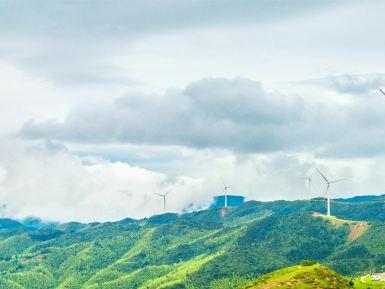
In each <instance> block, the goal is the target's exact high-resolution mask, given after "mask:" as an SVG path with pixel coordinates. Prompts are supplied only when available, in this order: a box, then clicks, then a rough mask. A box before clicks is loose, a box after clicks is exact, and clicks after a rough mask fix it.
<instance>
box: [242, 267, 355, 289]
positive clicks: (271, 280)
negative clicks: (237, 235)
mask: <svg viewBox="0 0 385 289" xmlns="http://www.w3.org/2000/svg"><path fill="white" fill-rule="evenodd" d="M267 288H268V289H275V288H292V289H310V288H316V289H351V288H352V285H351V284H349V280H348V279H346V278H344V277H342V276H341V275H339V274H338V273H336V272H334V271H332V270H330V269H329V268H327V267H325V266H322V265H320V264H315V265H312V266H301V265H297V266H293V267H288V268H284V269H280V270H277V271H274V272H272V273H269V274H267V275H264V276H262V277H260V278H258V279H256V280H254V281H252V282H250V283H248V284H247V285H244V286H242V287H240V289H267Z"/></svg>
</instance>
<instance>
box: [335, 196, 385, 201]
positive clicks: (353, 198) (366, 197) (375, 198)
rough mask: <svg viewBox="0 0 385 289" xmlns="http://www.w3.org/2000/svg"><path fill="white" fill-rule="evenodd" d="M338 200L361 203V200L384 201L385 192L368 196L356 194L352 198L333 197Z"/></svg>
mask: <svg viewBox="0 0 385 289" xmlns="http://www.w3.org/2000/svg"><path fill="white" fill-rule="evenodd" d="M333 200H334V201H336V202H346V203H359V202H381V201H382V202H383V201H385V194H383V195H379V196H377V195H367V196H355V197H352V198H345V199H344V198H339V199H333Z"/></svg>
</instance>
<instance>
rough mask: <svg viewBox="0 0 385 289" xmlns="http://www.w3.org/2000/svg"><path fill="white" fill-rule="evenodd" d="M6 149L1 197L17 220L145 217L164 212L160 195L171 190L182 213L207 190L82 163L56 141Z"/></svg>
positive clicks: (116, 166)
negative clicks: (55, 143) (36, 218)
mask: <svg viewBox="0 0 385 289" xmlns="http://www.w3.org/2000/svg"><path fill="white" fill-rule="evenodd" d="M0 151H1V154H0V167H1V172H2V174H1V177H2V178H1V182H0V188H1V197H0V198H1V200H2V203H3V204H5V205H6V206H7V214H8V215H9V216H12V217H16V218H23V217H26V216H38V217H41V218H43V219H46V220H52V219H54V220H59V221H70V220H79V221H93V220H98V221H105V220H117V219H122V218H125V217H134V218H141V217H144V216H149V215H152V214H156V213H161V212H162V207H161V204H162V202H161V200H159V199H157V197H156V196H155V195H154V193H158V192H163V191H168V190H170V191H171V192H172V198H171V197H170V200H169V201H168V209H169V210H171V211H181V210H182V209H184V208H185V207H186V206H187V205H188V204H190V203H191V202H192V201H193V200H194V198H196V195H192V194H191V192H195V194H197V192H199V191H201V190H200V183H201V182H200V180H199V179H194V178H189V177H183V176H181V177H175V178H170V177H168V176H167V175H165V174H162V173H157V172H154V171H150V170H146V169H143V168H140V167H137V166H130V165H128V164H127V163H123V162H108V161H104V160H101V159H95V158H94V159H91V160H90V159H81V158H79V157H76V156H74V155H72V154H71V153H69V152H68V150H66V149H63V148H62V147H60V146H57V145H55V146H54V145H53V144H52V143H36V144H25V143H24V142H20V141H12V142H9V141H8V142H3V143H2V145H1V147H0ZM203 199H204V202H205V203H207V202H208V201H209V198H203ZM197 204H198V203H197ZM198 205H201V204H198Z"/></svg>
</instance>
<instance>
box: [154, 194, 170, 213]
mask: <svg viewBox="0 0 385 289" xmlns="http://www.w3.org/2000/svg"><path fill="white" fill-rule="evenodd" d="M169 193H170V192H167V193H165V194H158V193H155V195H158V196H160V197H162V198H163V213H166V197H167V195H168V194H169Z"/></svg>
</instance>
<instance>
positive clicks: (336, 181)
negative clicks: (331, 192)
mask: <svg viewBox="0 0 385 289" xmlns="http://www.w3.org/2000/svg"><path fill="white" fill-rule="evenodd" d="M346 180H348V179H338V180H335V181H332V182H330V183H329V184H334V183H338V182H342V181H346Z"/></svg>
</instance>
